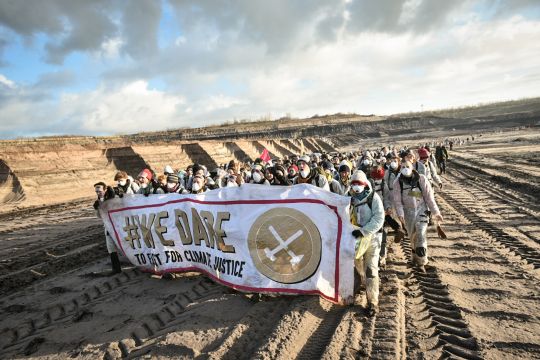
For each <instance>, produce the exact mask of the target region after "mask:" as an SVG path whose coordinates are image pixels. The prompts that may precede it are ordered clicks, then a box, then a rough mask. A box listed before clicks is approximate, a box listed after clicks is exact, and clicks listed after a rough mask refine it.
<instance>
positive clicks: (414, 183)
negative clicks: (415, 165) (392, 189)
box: [399, 170, 432, 226]
mask: <svg viewBox="0 0 540 360" xmlns="http://www.w3.org/2000/svg"><path fill="white" fill-rule="evenodd" d="M413 171H414V170H413ZM415 175H418V179H417V180H416V181H414V182H411V190H412V189H414V188H415V187H417V188H418V190H420V193H421V194H422V199H423V200H424V203H425V204H426V207H427V206H428V204H427V202H426V199H425V198H424V192H423V191H422V187H421V186H420V174H418V173H416V174H414V173H413V176H415ZM415 177H416V176H415ZM399 188H400V189H401V196H403V180H402V179H401V176H400V177H399ZM426 211H427V216H428V226H429V225H431V224H432V219H431V211H430V210H429V208H427V210H426Z"/></svg>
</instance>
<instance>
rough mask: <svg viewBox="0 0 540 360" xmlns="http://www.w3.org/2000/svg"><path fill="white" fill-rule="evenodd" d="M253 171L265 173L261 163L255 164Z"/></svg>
mask: <svg viewBox="0 0 540 360" xmlns="http://www.w3.org/2000/svg"><path fill="white" fill-rule="evenodd" d="M251 169H252V170H259V171H263V167H262V165H261V164H260V163H257V164H254V165H253V166H252V168H251Z"/></svg>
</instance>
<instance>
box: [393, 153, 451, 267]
mask: <svg viewBox="0 0 540 360" xmlns="http://www.w3.org/2000/svg"><path fill="white" fill-rule="evenodd" d="M393 200H394V206H395V209H396V213H397V215H398V218H399V220H400V221H401V223H402V224H403V225H404V226H405V229H407V233H408V235H409V239H410V241H411V248H412V251H413V264H414V265H415V266H417V267H418V268H419V269H420V270H421V271H425V268H424V266H425V265H426V264H427V263H428V251H427V236H426V235H427V228H428V223H429V216H430V214H431V215H432V216H433V218H434V219H435V220H436V221H438V222H442V220H443V218H442V215H441V213H440V211H439V207H438V206H437V203H436V202H435V198H434V195H433V190H432V188H431V185H430V183H429V180H428V179H427V178H426V177H425V176H424V175H422V174H419V173H418V172H417V171H416V170H414V169H413V164H412V163H411V162H410V161H406V162H405V163H403V164H402V166H401V171H400V174H399V175H398V177H397V178H396V180H395V181H394V184H393Z"/></svg>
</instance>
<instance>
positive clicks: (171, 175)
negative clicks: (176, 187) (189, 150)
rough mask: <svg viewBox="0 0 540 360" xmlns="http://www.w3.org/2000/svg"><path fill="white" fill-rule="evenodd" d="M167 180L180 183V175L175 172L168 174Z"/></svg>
mask: <svg viewBox="0 0 540 360" xmlns="http://www.w3.org/2000/svg"><path fill="white" fill-rule="evenodd" d="M167 182H168V183H175V184H178V175H175V174H169V175H167Z"/></svg>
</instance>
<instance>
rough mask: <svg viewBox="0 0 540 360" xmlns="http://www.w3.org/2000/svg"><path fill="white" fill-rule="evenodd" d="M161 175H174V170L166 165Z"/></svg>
mask: <svg viewBox="0 0 540 360" xmlns="http://www.w3.org/2000/svg"><path fill="white" fill-rule="evenodd" d="M163 173H164V174H174V170H173V168H172V167H171V165H167V166H165V169H164V170H163Z"/></svg>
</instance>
